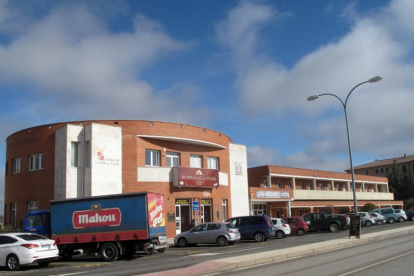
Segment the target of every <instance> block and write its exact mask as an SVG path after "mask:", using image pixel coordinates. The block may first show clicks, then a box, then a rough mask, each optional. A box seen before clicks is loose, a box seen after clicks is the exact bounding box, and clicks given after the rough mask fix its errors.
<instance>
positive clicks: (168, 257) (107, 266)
mask: <svg viewBox="0 0 414 276" xmlns="http://www.w3.org/2000/svg"><path fill="white" fill-rule="evenodd" d="M412 225H414V222H412V221H408V222H404V223H395V224H392V225H390V224H386V225H381V226H372V227H369V228H363V229H362V235H364V233H367V234H368V233H375V232H378V231H384V230H390V229H396V228H403V227H406V226H412ZM348 233H349V232H348V231H340V232H338V233H329V232H325V231H323V232H313V233H308V234H307V235H305V236H301V237H298V236H288V237H286V238H284V239H280V240H279V239H274V238H270V239H268V240H267V241H266V242H263V243H257V242H254V241H241V242H237V243H236V244H235V245H232V246H226V247H219V246H217V245H198V246H195V247H188V248H179V247H170V248H168V249H167V250H166V251H165V253H162V254H161V253H154V254H153V255H151V256H147V255H145V254H144V253H142V254H139V253H137V254H135V255H134V257H133V258H131V259H124V260H118V261H116V262H112V263H107V262H103V261H102V260H101V259H100V258H99V257H97V256H75V257H74V258H73V259H72V260H70V261H67V262H62V261H60V262H54V263H51V264H50V265H49V266H48V267H46V268H39V266H37V265H36V264H33V265H28V266H24V267H22V270H21V271H17V272H8V271H6V270H5V268H3V267H2V268H0V274H2V275H9V274H10V275H23V274H25V275H40V276H42V275H82V274H85V275H100V276H105V275H111V276H112V275H139V274H147V273H154V272H160V271H165V270H171V269H179V268H185V267H188V266H191V265H194V264H198V263H202V262H205V261H209V260H216V259H220V258H223V257H232V256H241V255H245V254H254V253H259V252H264V251H271V250H275V249H283V248H289V247H294V246H299V245H306V244H312V243H318V242H323V241H327V240H332V239H339V238H344V237H348ZM273 275H274V274H273Z"/></svg>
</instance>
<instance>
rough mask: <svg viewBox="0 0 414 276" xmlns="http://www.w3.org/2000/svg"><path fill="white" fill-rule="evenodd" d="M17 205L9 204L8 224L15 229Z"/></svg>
mask: <svg viewBox="0 0 414 276" xmlns="http://www.w3.org/2000/svg"><path fill="white" fill-rule="evenodd" d="M16 218H17V203H11V204H10V223H11V225H12V226H13V227H16V226H17V224H16V222H17V220H16Z"/></svg>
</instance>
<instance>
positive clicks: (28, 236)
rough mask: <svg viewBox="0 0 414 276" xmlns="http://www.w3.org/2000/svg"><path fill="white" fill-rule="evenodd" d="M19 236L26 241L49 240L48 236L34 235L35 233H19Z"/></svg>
mask: <svg viewBox="0 0 414 276" xmlns="http://www.w3.org/2000/svg"><path fill="white" fill-rule="evenodd" d="M17 237H19V238H21V239H23V240H25V241H36V240H47V238H45V237H43V236H39V235H33V234H22V235H17Z"/></svg>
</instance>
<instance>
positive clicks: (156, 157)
mask: <svg viewBox="0 0 414 276" xmlns="http://www.w3.org/2000/svg"><path fill="white" fill-rule="evenodd" d="M145 166H148V167H159V166H160V152H159V151H157V150H148V149H147V150H145Z"/></svg>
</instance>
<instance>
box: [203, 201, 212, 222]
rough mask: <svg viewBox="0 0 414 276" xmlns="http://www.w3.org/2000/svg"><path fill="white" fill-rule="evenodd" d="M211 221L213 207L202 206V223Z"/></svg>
mask: <svg viewBox="0 0 414 276" xmlns="http://www.w3.org/2000/svg"><path fill="white" fill-rule="evenodd" d="M211 221H212V220H211V205H201V223H205V222H211Z"/></svg>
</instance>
